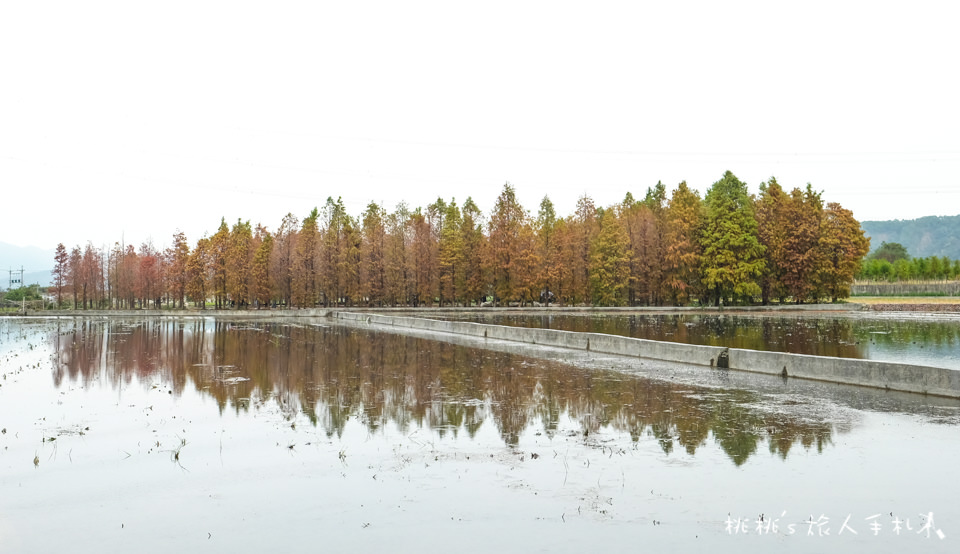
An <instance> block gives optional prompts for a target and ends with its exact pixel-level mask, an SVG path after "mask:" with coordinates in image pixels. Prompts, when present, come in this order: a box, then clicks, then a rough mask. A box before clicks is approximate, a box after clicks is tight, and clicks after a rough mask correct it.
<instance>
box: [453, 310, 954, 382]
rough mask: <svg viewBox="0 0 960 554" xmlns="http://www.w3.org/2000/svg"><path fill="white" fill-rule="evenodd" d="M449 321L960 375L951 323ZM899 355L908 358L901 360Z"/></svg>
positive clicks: (485, 317) (621, 318) (602, 318)
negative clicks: (877, 362)
mask: <svg viewBox="0 0 960 554" xmlns="http://www.w3.org/2000/svg"><path fill="white" fill-rule="evenodd" d="M439 318H443V316H439ZM454 319H457V320H460V321H474V322H478V323H490V324H494V325H507V326H515V327H534V328H545V329H560V330H564V331H577V332H584V333H605V334H608V335H621V336H626V337H633V338H638V339H649V340H659V341H669V342H682V343H687V344H701V345H709V346H725V347H729V348H746V349H749V350H768V351H775V352H790V353H793V354H810V355H815V356H832V357H838V358H864V359H886V360H888V361H897V362H904V361H906V362H907V363H919V364H922V365H933V366H936V367H947V368H956V369H960V365H958V364H960V362H958V360H957V356H956V351H957V349H960V325H957V322H956V321H955V320H936V319H920V318H917V319H894V318H880V317H864V318H858V317H843V316H830V315H823V314H820V315H813V316H811V315H770V314H763V315H742V314H741V315H737V314H730V315H727V314H722V315H718V314H689V313H685V314H641V315H636V314H635V315H615V314H599V315H598V314H591V315H566V314H564V315H528V314H522V315H514V314H479V315H477V314H468V315H464V316H458V317H456V318H454ZM904 356H906V357H907V358H908V359H906V360H905V359H904Z"/></svg>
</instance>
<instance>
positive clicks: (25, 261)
mask: <svg viewBox="0 0 960 554" xmlns="http://www.w3.org/2000/svg"><path fill="white" fill-rule="evenodd" d="M53 255H54V251H53V250H43V249H42V248H36V247H33V246H26V247H24V246H14V245H12V244H7V243H5V242H0V289H4V290H6V289H7V288H8V286H9V277H10V273H9V271H10V270H11V269H15V270H18V271H19V269H20V268H21V267H22V268H23V270H24V278H23V281H24V284H27V285H32V284H34V283H39V284H40V286H43V287H45V286H47V285H49V284H50V280H51V275H50V270H51V269H53ZM14 288H16V287H14Z"/></svg>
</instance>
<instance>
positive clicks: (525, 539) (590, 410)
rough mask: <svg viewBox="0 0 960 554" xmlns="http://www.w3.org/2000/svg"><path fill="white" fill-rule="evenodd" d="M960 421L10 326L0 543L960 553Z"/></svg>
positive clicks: (297, 334) (917, 406) (604, 374)
mask: <svg viewBox="0 0 960 554" xmlns="http://www.w3.org/2000/svg"><path fill="white" fill-rule="evenodd" d="M958 424H960V402H957V401H950V400H943V399H927V398H924V397H922V396H915V395H907V394H891V393H882V392H879V391H873V390H868V389H860V388H856V387H844V386H841V385H830V384H823V383H804V382H801V381H797V380H789V381H784V380H781V379H779V378H773V377H769V376H763V375H751V374H737V373H728V372H721V371H714V370H709V369H706V368H696V367H688V366H679V365H671V364H665V363H658V362H650V361H639V360H634V359H626V358H618V357H613V356H611V357H596V356H593V355H589V353H585V352H583V353H581V352H569V351H562V350H553V349H545V348H538V347H531V346H526V345H517V344H511V343H504V342H498V341H487V340H486V339H475V338H469V337H452V336H441V335H437V336H433V335H430V334H428V333H417V332H410V333H407V334H393V333H386V332H382V331H378V330H376V329H369V328H361V327H351V326H339V325H335V324H334V323H333V322H331V321H329V320H326V319H315V320H311V319H307V318H300V319H290V320H276V321H271V322H265V321H257V322H244V321H239V320H234V321H230V320H214V319H208V318H152V319H141V320H124V321H121V320H108V319H82V318H77V319H60V320H44V319H13V318H4V319H0V430H2V433H0V552H51V551H67V550H70V551H72V552H103V551H119V550H121V549H125V550H128V551H136V552H169V551H171V550H180V551H183V550H185V551H197V550H200V549H204V550H213V551H225V550H235V551H252V550H256V549H260V548H262V549H265V550H271V551H272V550H277V549H283V550H287V549H290V548H296V547H301V548H302V547H306V548H308V549H317V550H323V551H335V552H342V551H359V552H364V551H370V550H373V549H384V548H385V549H389V550H391V551H398V552H407V551H413V550H425V551H439V550H441V549H443V550H451V549H453V550H456V551H464V552H489V551H491V550H494V549H498V550H502V551H508V552H515V551H517V552H541V551H542V552H561V551H562V552H583V551H597V550H599V551H612V552H621V551H628V552H634V551H639V550H644V551H646V550H650V551H666V550H692V549H694V548H697V549H699V548H710V549H712V550H716V551H720V552H744V551H746V552H768V551H771V550H777V551H787V552H806V551H810V550H817V551H827V552H829V551H844V552H849V551H854V552H856V551H859V552H898V551H904V550H910V551H923V552H952V551H955V549H956V547H957V541H958V540H960V507H958V503H957V502H956V498H957V495H958V493H960V485H958V484H957V481H956V479H954V478H953V475H954V471H955V462H954V460H955V458H956V456H957V455H958V454H960V428H958ZM931 515H933V519H932V521H931V518H930V516H931ZM908 520H909V523H908ZM877 526H879V527H877ZM907 526H909V527H910V530H907ZM941 534H942V535H943V537H944V538H942V539H941V538H940V535H941Z"/></svg>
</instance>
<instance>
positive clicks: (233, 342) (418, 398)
mask: <svg viewBox="0 0 960 554" xmlns="http://www.w3.org/2000/svg"><path fill="white" fill-rule="evenodd" d="M56 340H57V342H58V346H57V348H58V352H59V362H60V363H59V364H57V368H56V369H55V370H54V371H55V373H54V382H55V384H56V385H57V386H60V385H61V384H62V383H63V381H64V380H70V381H76V380H80V381H83V382H90V381H99V382H101V383H106V384H109V385H110V386H113V387H117V386H121V385H123V386H126V385H128V384H131V383H137V382H140V383H144V384H145V386H146V384H149V383H155V382H156V381H157V380H158V379H159V380H162V381H163V382H165V383H166V384H168V385H169V386H170V388H171V390H172V392H173V394H176V395H181V394H184V392H185V391H186V390H187V389H188V388H191V387H192V389H194V390H195V391H196V392H197V393H198V394H202V395H209V396H211V397H213V398H214V399H215V400H216V402H217V404H218V406H219V408H220V411H221V413H222V412H223V411H224V410H228V409H231V410H234V411H236V412H237V413H241V412H245V411H249V410H250V407H251V405H261V404H263V403H267V402H271V401H273V402H276V403H277V404H278V405H279V406H280V408H281V410H282V411H283V412H284V413H285V414H286V415H288V416H289V417H291V418H292V417H293V416H295V415H297V414H298V413H303V414H305V415H306V416H307V417H308V418H309V419H310V420H311V421H312V423H313V424H314V425H315V426H317V427H318V428H320V429H322V430H323V432H325V433H326V434H327V436H328V437H330V436H334V435H336V436H341V435H342V433H343V431H344V426H345V425H346V423H347V422H348V421H349V420H351V419H356V420H359V421H361V422H362V423H363V424H364V425H365V426H366V427H367V428H368V430H369V431H370V432H371V433H375V432H376V431H377V430H378V429H380V428H381V427H383V426H385V425H391V424H392V425H395V426H396V427H397V428H399V429H400V430H402V431H407V432H412V431H414V430H416V429H419V428H429V429H432V430H434V431H436V433H438V435H439V436H440V437H441V438H442V437H444V436H446V435H448V434H452V435H458V434H460V433H466V434H468V435H469V436H471V437H473V436H474V434H475V433H476V432H477V430H478V429H479V428H480V426H481V425H483V424H484V423H486V422H488V421H489V422H490V423H492V424H493V425H495V426H496V428H497V429H498V431H499V433H500V436H501V437H502V438H503V440H504V442H505V443H506V444H508V445H516V444H517V443H518V442H519V439H520V436H521V435H522V434H524V433H529V432H542V433H544V434H546V435H547V436H550V437H552V436H554V435H556V434H557V433H560V432H564V431H561V423H562V422H563V421H564V420H565V419H569V420H571V421H574V422H576V423H577V424H578V425H579V430H578V431H575V433H577V434H580V435H582V436H583V437H584V440H590V436H591V435H595V434H597V433H598V432H600V431H601V430H607V429H612V430H615V431H618V432H626V433H629V434H630V435H631V436H632V437H633V440H634V441H638V440H640V438H641V437H642V436H645V435H652V436H654V437H655V438H656V439H657V441H658V442H659V444H660V446H661V448H662V449H663V451H664V452H665V453H667V454H669V453H671V452H672V451H673V450H674V448H676V447H677V446H679V447H680V448H683V449H684V450H685V451H686V452H687V453H688V454H690V455H694V454H695V453H696V451H697V449H698V448H699V447H700V446H702V445H704V444H706V443H707V442H708V441H710V440H711V438H712V439H713V440H714V441H716V443H717V444H718V445H719V446H720V447H721V448H722V449H723V451H724V452H725V453H726V454H727V455H728V456H729V457H730V459H731V460H732V461H733V462H734V463H735V464H737V465H740V464H743V463H744V462H745V461H746V460H747V459H748V458H749V457H750V456H751V455H753V454H755V453H756V452H757V449H758V448H759V447H760V445H761V443H763V442H766V443H767V445H768V447H769V450H770V452H771V453H775V454H779V455H780V456H782V457H783V458H786V456H787V454H788V453H789V452H790V450H791V449H792V448H793V447H794V446H795V445H797V444H800V445H802V446H803V447H804V448H806V449H810V448H816V449H817V451H821V450H822V449H823V448H824V446H825V445H827V444H830V442H831V435H832V432H833V427H832V425H831V424H830V423H829V422H827V421H824V420H817V419H816V418H809V417H803V418H801V417H798V416H791V415H785V414H783V413H776V412H782V410H780V411H777V410H774V411H769V410H762V409H760V408H758V406H757V401H758V397H757V395H756V394H754V393H751V392H748V391H743V390H735V389H734V390H719V389H709V388H697V387H692V386H690V385H681V384H673V383H668V382H661V381H654V380H650V379H645V378H642V377H637V376H633V375H628V374H623V373H618V372H614V371H602V370H595V369H593V370H587V369H583V368H577V367H574V366H568V365H565V364H561V363H556V362H552V361H547V360H539V359H532V358H527V357H523V356H519V355H515V354H509V353H503V352H493V351H487V350H482V349H475V348H469V347H465V346H460V345H454V344H449V343H445V342H438V341H431V340H427V339H423V338H417V337H409V336H403V335H394V334H386V333H376V332H370V331H366V330H359V329H352V328H347V327H339V326H323V325H306V324H304V323H303V322H302V321H297V322H291V321H278V322H263V321H258V322H256V323H249V322H237V321H218V320H213V319H204V318H196V319H168V318H154V319H144V320H136V321H133V320H130V321H115V320H113V321H105V320H83V319H78V320H76V322H74V323H69V324H61V332H60V333H59V335H58V337H57V339H56ZM565 432H567V433H570V432H571V431H569V430H568V431H565Z"/></svg>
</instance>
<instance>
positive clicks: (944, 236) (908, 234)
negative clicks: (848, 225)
mask: <svg viewBox="0 0 960 554" xmlns="http://www.w3.org/2000/svg"><path fill="white" fill-rule="evenodd" d="M860 226H861V227H863V231H864V232H865V233H866V234H867V236H868V237H870V248H871V250H876V249H877V248H879V247H880V243H881V242H898V243H900V244H902V245H904V246H905V247H906V248H907V252H909V253H910V256H912V257H915V258H926V257H927V256H946V257H948V258H950V259H951V260H957V259H960V215H951V216H928V217H921V218H919V219H906V220H903V219H895V220H893V221H864V222H862V223H861V224H860Z"/></svg>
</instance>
